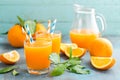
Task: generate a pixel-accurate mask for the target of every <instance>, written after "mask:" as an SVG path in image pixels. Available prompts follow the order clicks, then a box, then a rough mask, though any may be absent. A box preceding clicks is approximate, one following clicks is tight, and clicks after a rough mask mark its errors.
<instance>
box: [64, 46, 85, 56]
mask: <svg viewBox="0 0 120 80" xmlns="http://www.w3.org/2000/svg"><path fill="white" fill-rule="evenodd" d="M85 52H86V49H84V48H72V57H82V56H83V55H84V54H85ZM65 55H66V56H67V57H70V47H68V48H66V50H65Z"/></svg>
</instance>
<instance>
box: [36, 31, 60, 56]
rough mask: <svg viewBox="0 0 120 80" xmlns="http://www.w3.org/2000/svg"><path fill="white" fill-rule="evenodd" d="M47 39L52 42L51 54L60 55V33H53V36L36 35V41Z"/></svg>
mask: <svg viewBox="0 0 120 80" xmlns="http://www.w3.org/2000/svg"><path fill="white" fill-rule="evenodd" d="M46 38H49V39H51V40H52V52H55V53H58V54H59V53H60V43H61V32H59V31H58V32H57V31H55V32H54V33H53V34H50V33H41V34H37V37H36V40H41V39H46Z"/></svg>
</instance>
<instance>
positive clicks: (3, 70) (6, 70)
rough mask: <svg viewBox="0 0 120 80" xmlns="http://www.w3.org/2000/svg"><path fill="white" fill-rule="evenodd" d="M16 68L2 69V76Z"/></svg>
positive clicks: (0, 72)
mask: <svg viewBox="0 0 120 80" xmlns="http://www.w3.org/2000/svg"><path fill="white" fill-rule="evenodd" d="M15 68H17V67H16V66H10V67H5V68H2V69H0V74H4V73H7V72H10V71H12V70H13V69H15Z"/></svg>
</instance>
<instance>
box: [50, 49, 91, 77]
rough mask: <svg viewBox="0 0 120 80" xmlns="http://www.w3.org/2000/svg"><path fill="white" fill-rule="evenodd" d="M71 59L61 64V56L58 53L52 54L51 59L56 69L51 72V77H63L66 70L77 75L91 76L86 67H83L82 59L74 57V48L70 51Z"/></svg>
mask: <svg viewBox="0 0 120 80" xmlns="http://www.w3.org/2000/svg"><path fill="white" fill-rule="evenodd" d="M69 53H70V58H69V59H68V60H66V61H64V62H60V56H59V55H58V54H57V53H52V54H51V55H50V57H49V59H50V60H51V61H52V62H53V64H54V65H55V67H54V69H53V70H52V71H51V73H50V75H51V76H59V75H62V74H63V73H64V72H65V70H66V71H69V72H72V73H76V74H89V73H90V71H89V70H86V69H85V67H84V66H82V65H81V60H80V58H75V57H72V48H71V49H70V52H69Z"/></svg>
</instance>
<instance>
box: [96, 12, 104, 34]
mask: <svg viewBox="0 0 120 80" xmlns="http://www.w3.org/2000/svg"><path fill="white" fill-rule="evenodd" d="M96 19H99V20H100V21H101V25H102V32H103V31H104V30H105V26H106V21H105V18H104V16H102V15H101V14H97V15H96Z"/></svg>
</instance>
